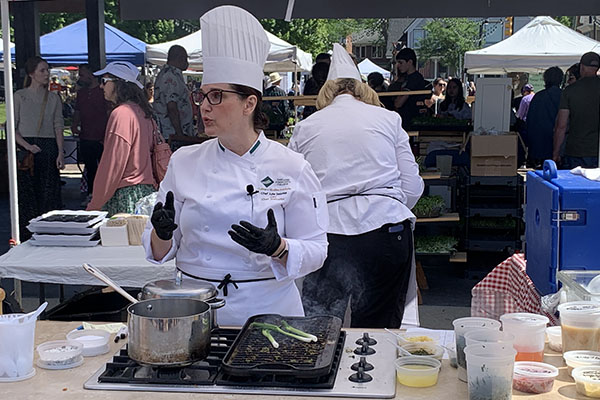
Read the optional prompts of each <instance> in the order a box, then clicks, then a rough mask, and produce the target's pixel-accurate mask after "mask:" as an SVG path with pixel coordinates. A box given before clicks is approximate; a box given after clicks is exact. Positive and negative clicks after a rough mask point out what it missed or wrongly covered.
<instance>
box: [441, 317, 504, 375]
mask: <svg viewBox="0 0 600 400" xmlns="http://www.w3.org/2000/svg"><path fill="white" fill-rule="evenodd" d="M452 325H454V337H455V340H456V362H457V364H458V379H460V380H461V381H463V382H467V360H466V358H465V352H464V350H465V347H466V346H467V343H466V339H465V334H466V333H467V332H469V331H472V330H476V329H477V330H479V329H491V330H495V331H497V330H499V329H500V322H498V321H496V320H493V319H491V318H481V317H465V318H458V319H455V320H454V321H452Z"/></svg>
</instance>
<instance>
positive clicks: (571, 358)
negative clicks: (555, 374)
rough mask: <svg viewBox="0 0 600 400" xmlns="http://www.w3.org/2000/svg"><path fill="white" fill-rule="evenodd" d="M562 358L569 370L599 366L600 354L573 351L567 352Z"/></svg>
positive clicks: (588, 351) (596, 352) (589, 351)
mask: <svg viewBox="0 0 600 400" xmlns="http://www.w3.org/2000/svg"><path fill="white" fill-rule="evenodd" d="M563 358H564V359H565V362H566V363H567V365H568V366H569V367H571V368H577V367H583V366H592V365H597V366H600V352H599V351H591V350H575V351H567V352H566V353H565V354H564V355H563Z"/></svg>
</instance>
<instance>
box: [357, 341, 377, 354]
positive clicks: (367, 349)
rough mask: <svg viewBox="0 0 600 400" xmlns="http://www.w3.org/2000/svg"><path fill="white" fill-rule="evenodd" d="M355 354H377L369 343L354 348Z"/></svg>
mask: <svg viewBox="0 0 600 400" xmlns="http://www.w3.org/2000/svg"><path fill="white" fill-rule="evenodd" d="M354 354H358V355H359V356H370V355H371V354H375V349H373V348H371V347H369V344H368V343H363V344H362V346H360V347H357V348H356V349H354Z"/></svg>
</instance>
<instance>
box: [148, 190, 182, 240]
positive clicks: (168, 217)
mask: <svg viewBox="0 0 600 400" xmlns="http://www.w3.org/2000/svg"><path fill="white" fill-rule="evenodd" d="M150 222H152V226H153V227H154V231H155V232H156V236H158V237H159V238H161V239H162V240H170V239H171V238H172V237H173V231H174V230H175V229H177V224H176V223H175V206H174V205H173V192H171V191H169V192H168V193H167V198H166V200H165V205H164V206H163V203H162V202H160V201H159V202H158V203H156V205H155V206H154V211H152V218H150Z"/></svg>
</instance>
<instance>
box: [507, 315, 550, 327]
mask: <svg viewBox="0 0 600 400" xmlns="http://www.w3.org/2000/svg"><path fill="white" fill-rule="evenodd" d="M500 321H501V322H502V326H505V325H507V324H508V325H513V326H518V327H526V328H528V329H529V328H539V329H542V328H544V329H545V328H546V324H547V323H548V322H550V320H549V319H548V317H544V316H543V315H538V314H532V313H510V314H504V315H502V316H501V317H500Z"/></svg>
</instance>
